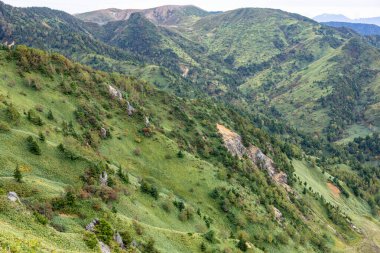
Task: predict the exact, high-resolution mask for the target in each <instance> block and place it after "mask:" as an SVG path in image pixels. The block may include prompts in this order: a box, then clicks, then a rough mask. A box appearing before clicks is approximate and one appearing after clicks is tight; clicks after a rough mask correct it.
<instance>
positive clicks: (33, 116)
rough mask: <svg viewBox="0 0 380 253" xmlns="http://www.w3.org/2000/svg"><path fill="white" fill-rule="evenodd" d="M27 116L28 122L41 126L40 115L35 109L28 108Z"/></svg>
mask: <svg viewBox="0 0 380 253" xmlns="http://www.w3.org/2000/svg"><path fill="white" fill-rule="evenodd" d="M27 118H28V120H29V121H30V122H32V123H33V124H35V125H37V126H42V125H43V124H44V123H43V121H42V119H41V117H40V116H39V115H37V113H36V111H35V110H32V109H31V110H29V111H28V115H27Z"/></svg>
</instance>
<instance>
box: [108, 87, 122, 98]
mask: <svg viewBox="0 0 380 253" xmlns="http://www.w3.org/2000/svg"><path fill="white" fill-rule="evenodd" d="M108 92H109V94H110V95H111V97H112V98H113V99H118V100H120V101H121V100H123V94H122V93H121V91H119V90H118V89H116V88H114V87H112V86H111V85H108Z"/></svg>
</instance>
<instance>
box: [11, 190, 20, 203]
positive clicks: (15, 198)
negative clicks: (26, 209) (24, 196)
mask: <svg viewBox="0 0 380 253" xmlns="http://www.w3.org/2000/svg"><path fill="white" fill-rule="evenodd" d="M8 199H9V200H10V201H12V202H16V201H18V202H21V201H20V198H19V197H18V195H17V193H15V192H8Z"/></svg>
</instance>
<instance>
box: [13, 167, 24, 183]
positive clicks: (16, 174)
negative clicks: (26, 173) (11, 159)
mask: <svg viewBox="0 0 380 253" xmlns="http://www.w3.org/2000/svg"><path fill="white" fill-rule="evenodd" d="M13 177H14V179H15V180H16V182H17V183H21V182H22V174H21V171H20V167H19V166H18V165H17V167H16V169H15V171H14V173H13Z"/></svg>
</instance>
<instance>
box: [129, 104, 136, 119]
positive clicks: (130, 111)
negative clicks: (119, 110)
mask: <svg viewBox="0 0 380 253" xmlns="http://www.w3.org/2000/svg"><path fill="white" fill-rule="evenodd" d="M127 104H128V106H127V111H128V116H132V115H133V113H134V112H135V111H136V110H135V108H133V106H132V105H131V104H130V103H129V101H127Z"/></svg>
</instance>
